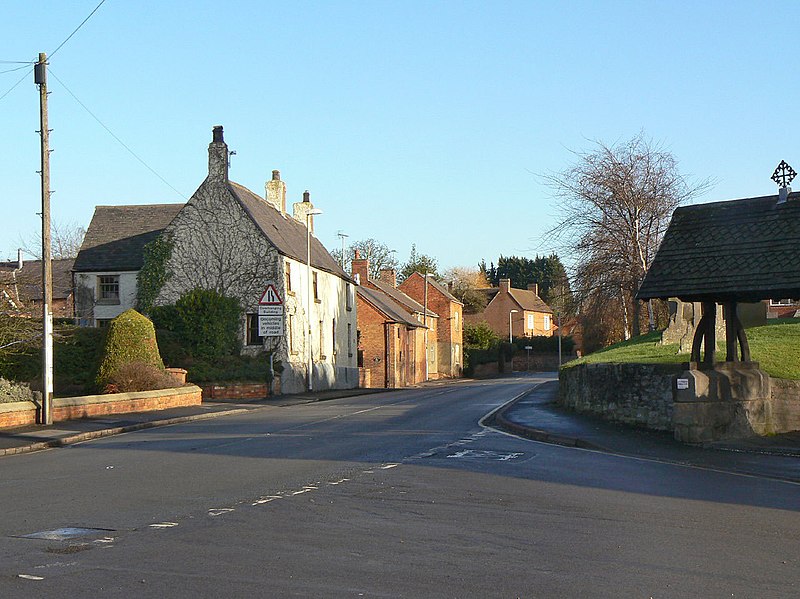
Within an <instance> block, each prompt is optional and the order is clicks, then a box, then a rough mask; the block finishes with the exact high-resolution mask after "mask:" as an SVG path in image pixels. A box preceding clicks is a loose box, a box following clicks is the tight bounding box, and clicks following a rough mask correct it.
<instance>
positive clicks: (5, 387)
mask: <svg viewBox="0 0 800 599" xmlns="http://www.w3.org/2000/svg"><path fill="white" fill-rule="evenodd" d="M41 398H42V394H41V393H38V392H36V391H31V388H30V385H26V384H25V383H15V382H13V381H9V380H7V379H4V378H0V403H10V402H15V401H38V400H40V399H41Z"/></svg>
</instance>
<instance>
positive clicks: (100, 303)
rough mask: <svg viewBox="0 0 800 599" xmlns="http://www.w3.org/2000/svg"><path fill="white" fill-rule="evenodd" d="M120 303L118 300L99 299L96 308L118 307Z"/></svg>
mask: <svg viewBox="0 0 800 599" xmlns="http://www.w3.org/2000/svg"><path fill="white" fill-rule="evenodd" d="M119 304H120V301H119V300H118V299H115V300H113V299H99V300H97V305H98V306H119Z"/></svg>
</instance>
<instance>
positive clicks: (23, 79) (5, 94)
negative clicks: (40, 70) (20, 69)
mask: <svg viewBox="0 0 800 599" xmlns="http://www.w3.org/2000/svg"><path fill="white" fill-rule="evenodd" d="M32 71H33V68H31V69H30V70H29V71H27V72H26V73H25V74H24V75H23V76H22V77H21V78H20V79H19V81H17V82H16V83H15V84H14V85H12V86H11V88H10V89H9V90H8V91H7V92H6V93H4V94H3V95H2V96H0V100H2V99H3V98H5V97H6V96H7V95H8V94H10V93H11V92H12V91H14V88H15V87H17V86H18V85H19V84H20V83H22V82H23V81H25V78H26V77H27V76H28V75H30V74H31V72H32Z"/></svg>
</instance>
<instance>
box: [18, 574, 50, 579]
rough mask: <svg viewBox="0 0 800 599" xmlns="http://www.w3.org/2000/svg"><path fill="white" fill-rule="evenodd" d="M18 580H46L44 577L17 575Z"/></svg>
mask: <svg viewBox="0 0 800 599" xmlns="http://www.w3.org/2000/svg"><path fill="white" fill-rule="evenodd" d="M17 578H24V579H25V580H44V576H34V575H33V574H17Z"/></svg>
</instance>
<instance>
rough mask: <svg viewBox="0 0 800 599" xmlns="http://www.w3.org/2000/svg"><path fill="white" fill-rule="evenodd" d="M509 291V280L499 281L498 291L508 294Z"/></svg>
mask: <svg viewBox="0 0 800 599" xmlns="http://www.w3.org/2000/svg"><path fill="white" fill-rule="evenodd" d="M509 289H511V279H500V291H503V292H505V293H508V290H509Z"/></svg>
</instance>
